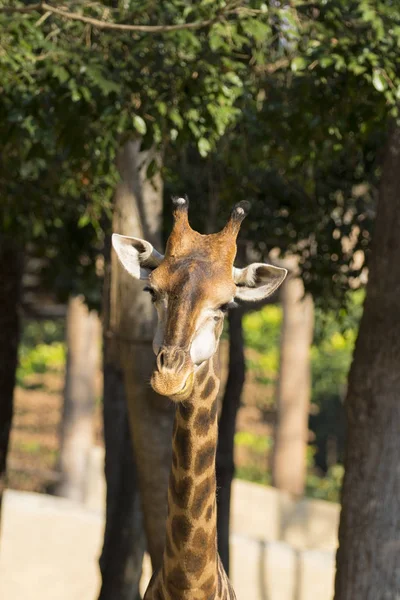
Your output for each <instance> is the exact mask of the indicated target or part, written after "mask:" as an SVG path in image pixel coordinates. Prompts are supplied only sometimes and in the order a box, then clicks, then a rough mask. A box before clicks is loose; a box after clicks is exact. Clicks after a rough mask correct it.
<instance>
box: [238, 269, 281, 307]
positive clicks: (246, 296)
mask: <svg viewBox="0 0 400 600" xmlns="http://www.w3.org/2000/svg"><path fill="white" fill-rule="evenodd" d="M286 275H287V270H286V269H282V268H281V267H275V266H274V265H267V264H264V263H252V264H251V265H249V266H248V267H246V268H244V269H235V267H234V268H233V280H234V282H235V283H236V295H235V298H237V299H238V300H245V301H247V302H249V301H250V302H255V301H256V300H264V298H267V297H268V296H270V295H271V294H273V293H274V292H275V290H276V289H278V287H279V286H280V285H281V283H282V282H283V280H284V279H285V277H286Z"/></svg>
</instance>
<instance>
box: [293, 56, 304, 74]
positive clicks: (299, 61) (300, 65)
mask: <svg viewBox="0 0 400 600" xmlns="http://www.w3.org/2000/svg"><path fill="white" fill-rule="evenodd" d="M306 67H307V61H306V60H305V59H304V58H303V57H302V56H296V58H294V59H293V60H292V62H291V64H290V68H291V69H292V71H293V72H294V73H296V72H297V71H304V69H305V68H306Z"/></svg>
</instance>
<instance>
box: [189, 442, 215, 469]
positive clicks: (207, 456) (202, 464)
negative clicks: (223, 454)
mask: <svg viewBox="0 0 400 600" xmlns="http://www.w3.org/2000/svg"><path fill="white" fill-rule="evenodd" d="M214 458H215V442H214V441H211V442H209V443H208V444H205V445H204V446H203V447H202V448H201V450H199V452H198V454H197V456H196V462H195V468H194V470H195V473H196V475H201V474H202V473H204V471H205V470H206V469H208V468H209V467H210V466H211V465H212V463H213V461H214Z"/></svg>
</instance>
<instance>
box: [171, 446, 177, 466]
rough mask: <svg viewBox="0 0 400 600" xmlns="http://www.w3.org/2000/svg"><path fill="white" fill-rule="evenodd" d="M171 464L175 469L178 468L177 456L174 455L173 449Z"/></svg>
mask: <svg viewBox="0 0 400 600" xmlns="http://www.w3.org/2000/svg"><path fill="white" fill-rule="evenodd" d="M172 464H173V465H174V468H175V469H177V468H178V457H177V456H176V452H175V450H173V451H172Z"/></svg>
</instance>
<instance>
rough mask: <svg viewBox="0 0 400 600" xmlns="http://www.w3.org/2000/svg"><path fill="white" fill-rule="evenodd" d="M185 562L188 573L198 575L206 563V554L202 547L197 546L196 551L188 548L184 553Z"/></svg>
mask: <svg viewBox="0 0 400 600" xmlns="http://www.w3.org/2000/svg"><path fill="white" fill-rule="evenodd" d="M185 564H186V569H187V570H188V572H189V573H193V574H196V575H200V574H201V572H202V571H203V570H204V569H205V567H206V565H207V554H206V553H205V552H204V548H198V549H197V550H196V551H192V550H189V551H188V552H187V553H186V563H185Z"/></svg>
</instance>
